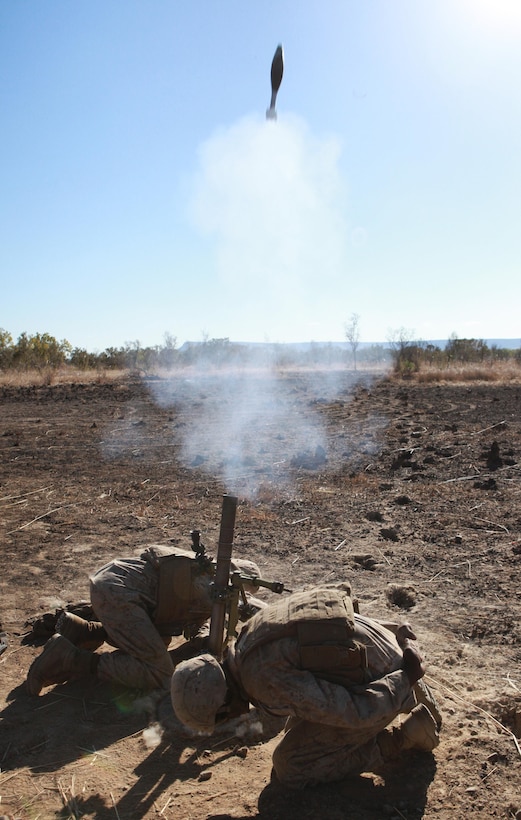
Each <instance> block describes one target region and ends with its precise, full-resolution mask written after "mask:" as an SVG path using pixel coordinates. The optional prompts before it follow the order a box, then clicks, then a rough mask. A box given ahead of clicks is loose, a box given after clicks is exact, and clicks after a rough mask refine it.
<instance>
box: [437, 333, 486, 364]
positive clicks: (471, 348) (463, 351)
mask: <svg viewBox="0 0 521 820" xmlns="http://www.w3.org/2000/svg"><path fill="white" fill-rule="evenodd" d="M445 353H446V356H447V359H448V360H449V361H451V362H482V361H483V360H484V359H485V358H486V357H487V355H488V353H489V349H488V346H487V344H486V342H484V341H483V339H458V337H457V336H456V334H455V333H452V334H451V336H450V338H449V340H448V342H447V346H446V347H445Z"/></svg>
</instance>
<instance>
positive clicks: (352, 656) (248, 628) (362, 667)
mask: <svg viewBox="0 0 521 820" xmlns="http://www.w3.org/2000/svg"><path fill="white" fill-rule="evenodd" d="M354 631H355V618H354V610H353V602H352V599H351V596H350V594H349V587H346V586H344V589H343V590H339V589H328V588H315V589H312V590H309V591H307V592H297V593H295V594H294V595H290V596H289V597H287V598H281V599H280V600H278V601H277V602H276V603H273V604H271V605H270V606H268V607H266V608H265V609H262V610H261V611H260V612H258V613H257V614H256V615H254V616H253V618H251V620H249V621H248V622H247V623H246V624H245V626H244V627H243V629H242V630H241V633H240V635H239V638H238V639H237V643H236V648H235V657H236V660H237V661H238V662H239V665H240V664H242V663H243V662H244V660H245V659H246V658H247V656H248V655H249V654H250V652H252V651H253V650H254V649H256V648H257V647H259V646H263V645H265V644H267V643H271V642H272V641H277V640H279V639H281V638H287V637H296V639H297V641H298V650H299V661H300V669H305V670H306V671H308V672H312V673H313V674H314V675H315V676H316V677H317V678H321V679H323V680H327V681H330V682H331V683H337V684H340V685H342V686H349V685H353V684H356V683H364V682H366V681H367V679H368V670H367V653H366V648H365V646H364V645H363V644H362V643H360V642H359V641H356V640H355V639H354V638H353V635H354Z"/></svg>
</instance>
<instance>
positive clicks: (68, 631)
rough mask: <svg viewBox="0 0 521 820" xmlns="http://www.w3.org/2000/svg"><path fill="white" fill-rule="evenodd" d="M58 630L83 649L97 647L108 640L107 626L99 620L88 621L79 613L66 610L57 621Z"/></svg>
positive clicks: (93, 649) (93, 650) (91, 649)
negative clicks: (75, 613)
mask: <svg viewBox="0 0 521 820" xmlns="http://www.w3.org/2000/svg"><path fill="white" fill-rule="evenodd" d="M56 632H59V633H60V635H63V636H64V638H67V640H69V641H70V642H71V643H73V644H74V646H79V647H80V648H81V649H90V651H91V652H95V650H96V649H99V647H100V646H101V645H102V644H103V643H104V642H105V641H106V640H107V633H106V632H105V627H104V626H103V624H101V623H100V622H99V621H86V620H85V618H81V617H80V616H79V615H74V613H72V612H67V610H65V611H64V612H62V614H61V615H60V617H59V618H58V620H57V621H56Z"/></svg>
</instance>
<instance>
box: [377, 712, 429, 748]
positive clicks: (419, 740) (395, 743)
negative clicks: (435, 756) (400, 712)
mask: <svg viewBox="0 0 521 820" xmlns="http://www.w3.org/2000/svg"><path fill="white" fill-rule="evenodd" d="M376 742H377V743H378V746H379V748H380V752H381V755H382V757H383V759H384V760H394V759H395V758H397V757H398V756H399V755H400V754H401V753H402V752H405V751H407V750H408V749H419V750H422V751H424V752H432V750H433V749H435V748H436V746H437V745H438V744H439V742H440V735H439V732H438V727H437V726H436V721H435V720H434V718H433V717H432V715H431V713H430V711H429V710H428V708H427V707H426V706H425V704H423V703H420V704H419V705H418V706H415V707H414V709H413V710H412V712H411V713H410V714H408V715H407V717H406V718H405V720H404V721H403V723H402V724H401V725H400V726H395V727H394V728H392V729H384V730H383V731H382V732H379V733H378V735H377V736H376Z"/></svg>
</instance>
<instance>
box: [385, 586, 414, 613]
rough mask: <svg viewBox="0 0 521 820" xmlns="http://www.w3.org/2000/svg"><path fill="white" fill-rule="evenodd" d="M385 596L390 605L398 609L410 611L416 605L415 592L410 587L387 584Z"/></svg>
mask: <svg viewBox="0 0 521 820" xmlns="http://www.w3.org/2000/svg"><path fill="white" fill-rule="evenodd" d="M385 595H386V597H387V600H388V601H389V602H390V603H391V604H394V606H398V607H400V609H412V607H413V606H415V604H416V597H417V594H416V590H415V589H414V587H411V586H402V585H400V584H388V585H387V589H386V590H385Z"/></svg>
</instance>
